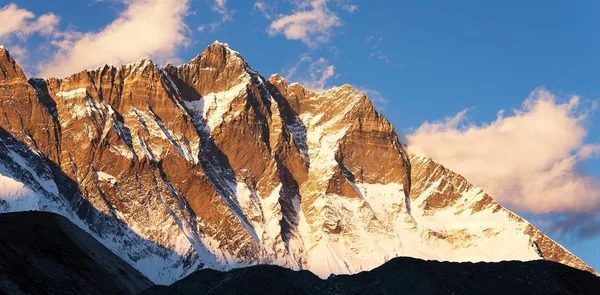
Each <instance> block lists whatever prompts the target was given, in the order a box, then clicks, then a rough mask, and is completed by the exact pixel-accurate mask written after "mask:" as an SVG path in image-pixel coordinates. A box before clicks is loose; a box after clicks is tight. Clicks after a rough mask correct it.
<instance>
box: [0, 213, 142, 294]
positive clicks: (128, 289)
mask: <svg viewBox="0 0 600 295" xmlns="http://www.w3.org/2000/svg"><path fill="white" fill-rule="evenodd" d="M0 228H2V230H0V293H1V292H7V293H9V294H22V293H25V294H136V293H138V292H140V291H142V290H144V289H146V288H148V287H150V286H152V283H151V282H150V280H148V279H147V278H146V277H144V276H143V275H142V274H141V273H140V272H138V271H137V270H136V269H134V268H133V267H131V266H130V265H129V264H128V263H127V262H125V261H124V260H122V259H121V258H119V257H118V256H116V255H115V254H113V253H112V252H111V251H109V250H108V249H107V248H105V247H104V246H103V245H102V244H100V243H99V242H98V241H97V240H96V239H94V238H93V237H92V236H91V235H89V234H88V233H86V232H85V231H83V230H82V229H80V228H79V227H77V226H75V225H74V224H73V223H71V222H70V221H68V220H67V219H66V218H64V217H62V216H59V215H56V214H52V213H45V212H19V213H7V214H0Z"/></svg>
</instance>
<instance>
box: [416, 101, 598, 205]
mask: <svg viewBox="0 0 600 295" xmlns="http://www.w3.org/2000/svg"><path fill="white" fill-rule="evenodd" d="M593 109H594V107H583V106H582V104H581V102H580V99H579V97H577V96H572V97H571V98H570V100H569V101H568V102H565V103H558V102H557V99H556V97H555V96H554V95H553V94H551V93H549V92H548V91H546V90H544V89H537V90H535V91H534V92H532V93H531V95H530V96H529V97H528V98H527V100H525V102H524V103H523V106H522V107H521V108H519V109H515V110H513V112H512V114H510V115H508V116H506V115H505V114H504V112H503V111H500V112H499V113H498V116H497V118H496V120H495V121H492V122H490V123H487V124H481V125H476V124H468V123H465V119H466V116H467V114H468V110H464V111H462V112H460V113H458V114H457V115H456V116H454V117H450V118H446V119H445V120H442V121H436V122H433V123H428V122H427V123H424V124H423V125H421V126H420V127H419V128H418V129H416V130H415V131H414V132H413V133H412V134H410V135H408V136H407V139H408V144H409V149H410V150H412V151H414V152H418V153H424V154H427V155H429V156H431V157H432V158H434V159H436V160H438V161H439V162H440V163H443V164H444V165H446V166H447V167H449V168H451V169H453V170H455V171H457V172H459V173H461V174H463V175H464V176H465V177H466V178H467V179H469V180H470V181H472V182H473V183H475V184H476V185H478V186H481V187H482V188H484V189H485V190H486V191H488V192H489V193H490V194H492V195H493V196H494V197H495V198H496V199H497V200H498V201H500V202H501V203H502V204H506V205H509V207H511V208H513V209H516V210H521V211H526V212H531V213H537V214H540V213H551V212H555V213H556V212H559V213H561V212H562V213H564V212H578V213H580V214H584V215H585V214H588V215H589V214H593V213H595V212H597V210H598V207H599V205H600V186H599V180H598V179H595V178H593V177H592V176H590V175H586V174H584V173H583V172H581V171H580V170H579V169H578V166H579V165H580V164H581V163H583V162H585V161H586V160H588V159H591V158H596V157H598V156H600V144H598V143H586V142H585V138H586V134H587V129H586V125H585V120H586V118H587V116H588V115H589V113H590V112H592V111H593Z"/></svg>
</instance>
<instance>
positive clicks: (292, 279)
mask: <svg viewBox="0 0 600 295" xmlns="http://www.w3.org/2000/svg"><path fill="white" fill-rule="evenodd" d="M247 282H252V284H248V283H247ZM599 289H600V278H598V277H597V276H594V275H593V274H591V273H589V272H586V271H582V270H578V269H574V268H571V267H568V266H565V265H562V264H559V263H556V262H551V261H544V260H537V261H529V262H520V261H504V262H494V263H485V262H479V263H469V262H463V263H457V262H438V261H424V260H420V259H415V258H408V257H400V258H393V259H392V260H390V261H388V262H386V263H385V264H383V265H382V266H379V267H377V268H375V269H373V270H371V271H366V272H360V273H358V274H354V275H339V276H331V277H329V278H328V279H327V280H322V279H320V278H319V277H317V276H315V275H314V274H312V273H311V272H309V271H292V270H288V269H284V268H281V267H279V266H268V265H260V266H252V267H247V268H241V269H235V270H231V271H228V272H219V271H215V270H210V269H205V270H199V271H197V272H195V273H193V274H191V275H189V276H188V277H186V278H184V279H182V280H180V281H177V282H175V283H174V284H172V285H170V286H168V287H166V286H154V287H152V288H150V289H148V290H146V291H145V292H143V293H142V294H144V295H152V294H173V295H174V294H207V295H208V294H249V295H250V294H257V295H258V294H261V295H264V294H290V295H292V294H315V295H316V294H597V291H598V290H599ZM199 292H201V293H199Z"/></svg>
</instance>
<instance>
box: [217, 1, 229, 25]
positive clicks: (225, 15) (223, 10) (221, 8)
mask: <svg viewBox="0 0 600 295" xmlns="http://www.w3.org/2000/svg"><path fill="white" fill-rule="evenodd" d="M212 9H213V11H215V12H217V13H218V14H220V15H221V22H227V21H230V20H232V19H233V12H232V11H231V10H229V9H228V8H227V0H215V4H214V5H213V7H212Z"/></svg>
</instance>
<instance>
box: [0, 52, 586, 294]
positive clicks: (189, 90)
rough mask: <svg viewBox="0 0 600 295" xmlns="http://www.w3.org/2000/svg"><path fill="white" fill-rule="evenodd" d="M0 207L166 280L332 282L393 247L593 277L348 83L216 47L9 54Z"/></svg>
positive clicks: (0, 79)
mask: <svg viewBox="0 0 600 295" xmlns="http://www.w3.org/2000/svg"><path fill="white" fill-rule="evenodd" d="M0 73H1V74H0V212H15V211H28V210H38V211H49V212H55V213H58V214H61V215H63V216H65V217H67V218H68V219H70V220H71V221H72V222H73V223H75V224H76V225H78V226H79V227H81V228H82V229H83V230H85V231H87V232H89V233H90V234H91V235H92V236H93V237H94V238H96V239H97V240H98V241H100V242H101V243H102V244H103V245H105V246H106V247H107V248H108V249H110V250H111V251H113V252H114V253H116V254H117V255H118V256H120V257H121V258H122V259H123V260H125V261H126V262H128V263H130V264H131V265H132V266H133V267H135V268H136V269H138V270H139V271H140V272H142V273H143V274H144V275H145V276H146V277H148V278H149V279H151V280H152V281H153V282H154V283H156V284H171V283H173V282H174V281H176V280H178V279H181V278H183V277H185V276H186V275H188V274H190V273H192V272H194V271H197V270H199V269H203V268H211V269H216V270H228V269H232V268H237V267H241V266H248V265H255V264H275V265H280V266H284V267H287V268H290V269H294V270H299V269H303V270H310V271H312V272H314V273H315V274H317V275H319V276H320V277H322V278H326V277H328V276H329V275H330V274H332V273H334V274H353V273H358V272H361V271H365V270H370V269H373V268H375V267H378V266H380V265H381V264H383V263H384V262H386V261H389V260H391V259H392V258H394V257H398V256H410V257H416V258H422V259H436V260H448V261H457V262H461V261H488V262H491V261H502V260H522V261H529V260H539V259H543V260H550V261H556V262H559V263H562V264H566V265H569V266H572V267H574V268H577V269H581V270H586V271H589V272H593V273H595V272H594V270H593V269H591V268H590V267H589V266H588V265H586V264H585V263H584V262H583V261H581V260H580V259H579V258H577V257H576V256H574V255H573V254H571V253H570V252H569V251H567V250H566V249H565V248H563V247H561V246H560V245H558V244H557V243H555V242H554V241H552V240H551V239H550V238H548V237H547V236H545V235H544V234H543V233H541V232H540V231H539V230H538V229H536V228H535V227H533V226H532V225H531V224H529V223H528V222H526V221H525V220H523V219H521V218H520V217H518V216H517V215H515V214H514V213H512V212H510V211H508V210H506V209H504V208H503V207H502V206H500V205H499V204H498V203H496V202H495V201H494V200H493V199H492V197H491V196H489V195H488V194H486V193H485V192H484V191H482V190H481V189H480V188H478V187H476V186H473V185H472V184H470V183H469V182H468V181H467V180H465V179H464V178H463V177H462V176H460V175H458V174H456V173H454V172H452V171H450V170H448V169H446V168H445V167H443V166H442V165H440V164H438V163H436V162H434V161H433V160H431V159H430V158H428V157H425V156H420V155H414V154H411V153H409V152H407V150H406V147H405V146H403V145H402V144H401V143H400V141H399V138H398V135H397V134H396V131H395V130H394V127H393V126H392V125H391V124H390V123H389V122H388V121H387V120H386V119H385V118H384V117H383V116H382V115H381V114H380V113H378V112H377V111H376V110H375V108H374V107H373V104H372V103H371V101H370V100H369V99H368V97H366V96H365V95H364V94H363V93H361V92H359V91H357V90H356V89H353V88H352V87H351V86H349V85H344V86H341V87H336V88H333V89H330V90H327V91H323V92H313V91H311V90H309V89H306V88H304V87H303V86H302V85H300V84H297V83H292V84H289V85H288V84H287V81H286V80H285V79H284V78H282V77H281V76H279V75H273V76H271V77H270V78H269V79H265V78H263V77H262V76H261V75H260V74H259V73H258V72H256V71H255V70H253V69H252V68H251V67H250V66H249V65H248V63H247V62H246V61H245V60H244V59H243V58H242V56H241V55H240V54H239V53H237V52H235V51H233V50H231V49H230V48H229V47H228V46H227V45H226V44H223V43H219V42H215V43H213V44H211V45H210V46H208V48H206V50H205V51H204V52H203V53H202V54H200V55H198V56H196V57H195V58H194V59H192V60H191V61H189V62H188V63H186V64H183V65H180V66H173V65H171V64H167V65H165V66H163V67H158V66H157V65H155V64H154V63H153V62H152V60H151V59H150V58H149V57H146V58H143V59H141V60H139V61H138V62H135V63H132V64H127V65H120V66H112V65H103V66H101V67H98V68H96V69H93V70H85V71H82V72H79V73H76V74H73V75H71V76H68V77H65V78H62V79H57V78H49V79H41V78H32V79H29V80H28V79H27V78H26V77H25V75H24V73H23V71H22V70H21V68H20V67H19V65H18V64H17V63H16V62H15V61H14V60H13V58H12V57H11V56H10V54H9V52H8V51H7V50H5V49H0Z"/></svg>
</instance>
